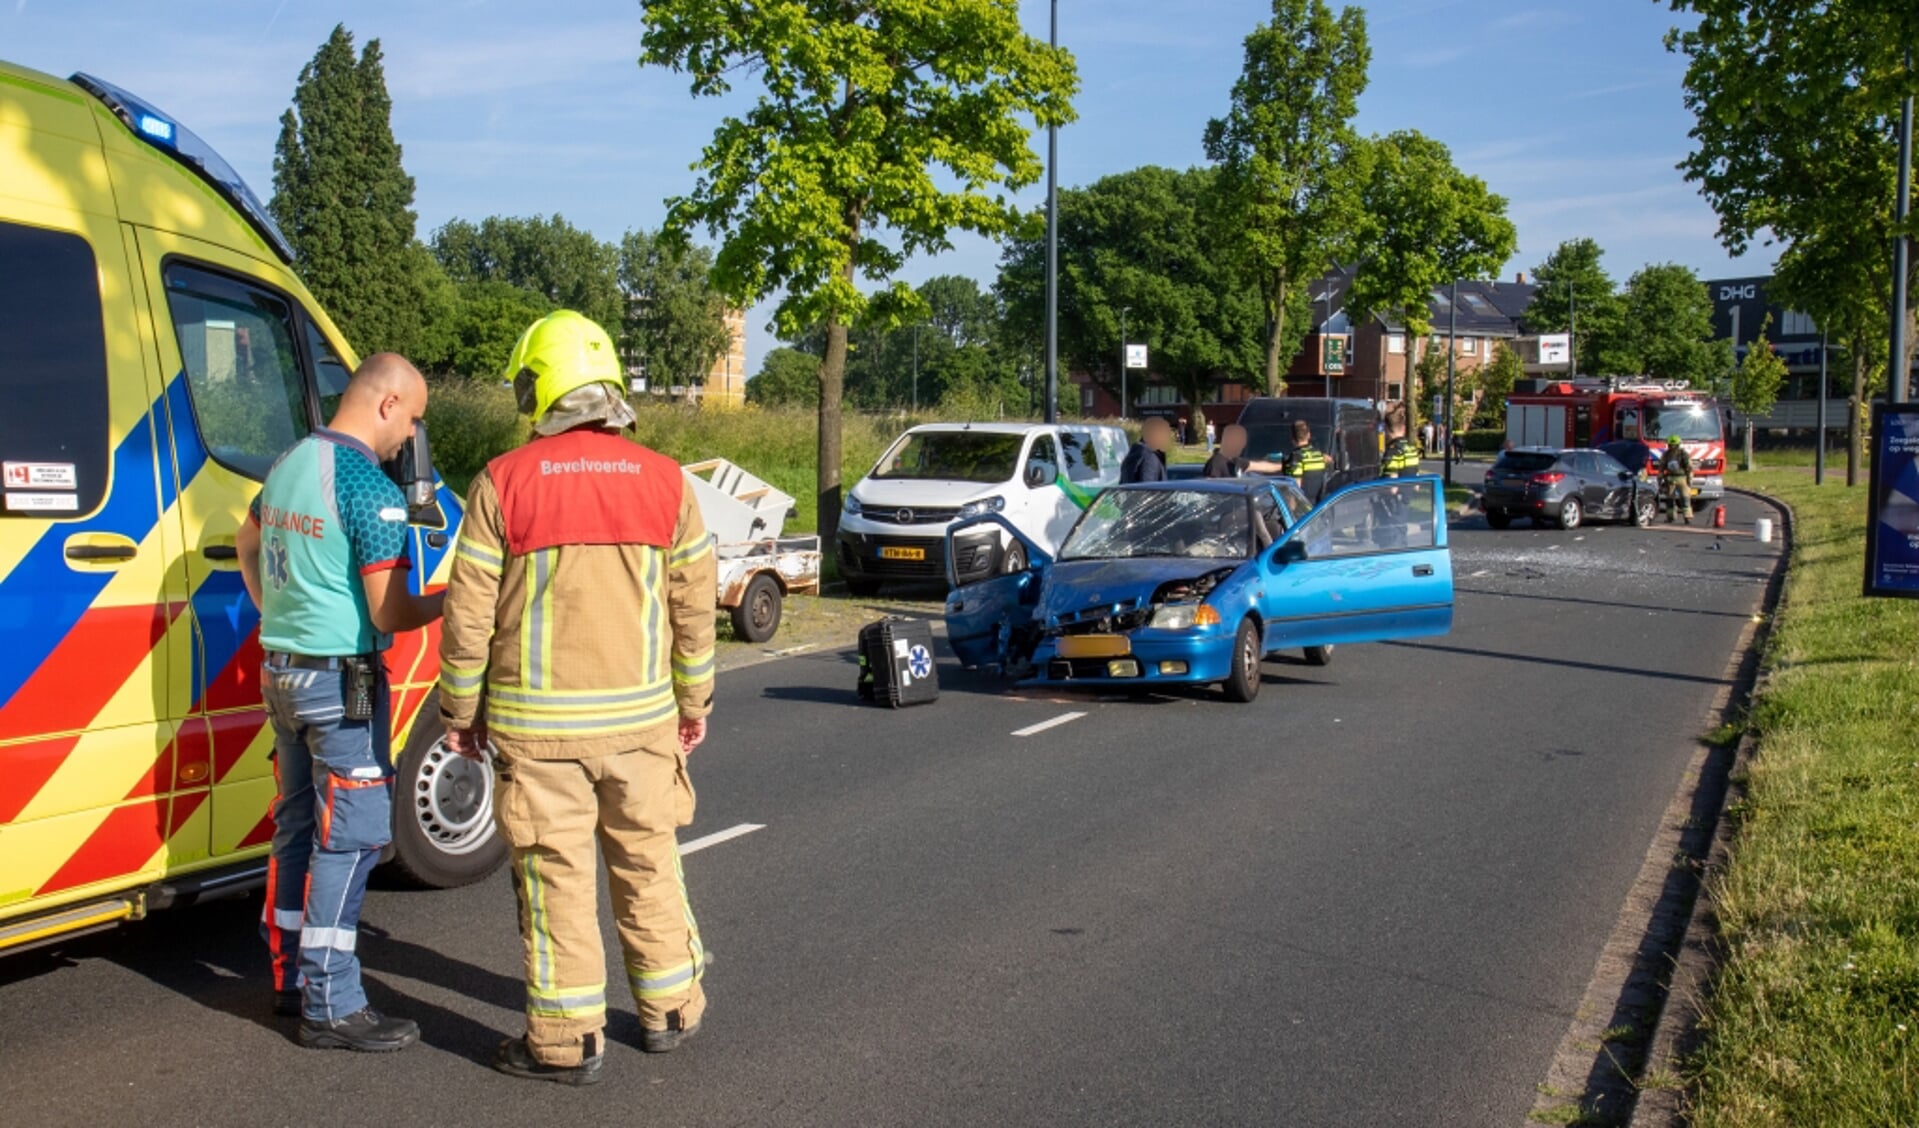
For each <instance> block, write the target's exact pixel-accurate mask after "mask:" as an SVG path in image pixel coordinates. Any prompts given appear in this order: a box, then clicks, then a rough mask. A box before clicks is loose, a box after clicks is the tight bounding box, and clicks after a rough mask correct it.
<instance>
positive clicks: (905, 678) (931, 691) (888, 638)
mask: <svg viewBox="0 0 1919 1128" xmlns="http://www.w3.org/2000/svg"><path fill="white" fill-rule="evenodd" d="M859 691H860V700H862V701H871V702H874V703H875V704H880V705H887V706H890V707H892V708H894V709H898V708H900V707H901V706H904V705H926V704H929V703H931V702H933V701H937V700H938V699H939V695H940V681H939V667H938V665H937V664H936V663H935V662H934V661H933V625H932V624H931V623H929V622H927V621H926V620H924V619H881V620H880V621H879V622H877V623H868V624H866V625H865V626H863V627H861V628H860V684H859Z"/></svg>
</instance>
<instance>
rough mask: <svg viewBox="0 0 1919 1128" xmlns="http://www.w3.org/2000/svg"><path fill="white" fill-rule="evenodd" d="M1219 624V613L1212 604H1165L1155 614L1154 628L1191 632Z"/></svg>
mask: <svg viewBox="0 0 1919 1128" xmlns="http://www.w3.org/2000/svg"><path fill="white" fill-rule="evenodd" d="M1218 624H1219V612H1218V611H1217V610H1215V609H1214V607H1213V606H1212V604H1210V603H1163V604H1161V605H1160V606H1159V608H1158V609H1157V610H1155V611H1154V612H1153V622H1152V626H1153V627H1154V628H1155V629H1157V630H1162V631H1190V630H1192V629H1193V628H1194V627H1211V626H1217V625H1218Z"/></svg>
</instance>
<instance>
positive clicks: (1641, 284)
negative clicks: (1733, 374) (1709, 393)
mask: <svg viewBox="0 0 1919 1128" xmlns="http://www.w3.org/2000/svg"><path fill="white" fill-rule="evenodd" d="M1619 307H1620V316H1619V320H1618V322H1617V324H1616V325H1615V326H1614V328H1613V330H1612V336H1613V340H1612V342H1611V343H1610V347H1609V352H1610V353H1612V354H1614V355H1616V356H1617V357H1618V360H1617V361H1616V363H1617V364H1618V365H1619V371H1618V372H1617V373H1616V374H1619V375H1645V376H1650V377H1652V378H1653V379H1656V380H1683V381H1685V382H1686V383H1687V384H1689V385H1691V386H1692V387H1695V388H1711V387H1713V386H1714V385H1715V384H1716V383H1718V381H1719V380H1720V379H1721V378H1722V377H1724V376H1725V375H1726V373H1727V372H1728V371H1729V370H1730V369H1731V367H1732V343H1731V342H1730V341H1721V340H1717V339H1716V338H1715V337H1714V334H1713V328H1712V295H1711V294H1709V293H1707V292H1706V285H1705V283H1703V282H1701V281H1700V280H1699V276H1698V275H1696V274H1694V273H1693V272H1692V271H1691V270H1690V269H1689V268H1687V267H1683V266H1680V265H1679V264H1677V263H1670V262H1668V263H1660V264H1657V265H1653V266H1647V267H1644V268H1642V269H1640V271H1639V272H1638V273H1636V274H1634V275H1633V276H1632V277H1631V278H1630V279H1628V280H1627V282H1626V292H1625V294H1624V295H1622V296H1621V298H1620V301H1619ZM1602 371H1607V372H1611V371H1612V370H1611V369H1610V368H1608V369H1604V370H1602Z"/></svg>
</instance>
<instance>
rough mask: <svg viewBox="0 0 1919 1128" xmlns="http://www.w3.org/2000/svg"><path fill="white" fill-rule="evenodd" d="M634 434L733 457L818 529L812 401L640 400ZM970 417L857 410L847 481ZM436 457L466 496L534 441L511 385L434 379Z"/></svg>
mask: <svg viewBox="0 0 1919 1128" xmlns="http://www.w3.org/2000/svg"><path fill="white" fill-rule="evenodd" d="M633 407H634V410H635V412H636V413H638V415H639V425H638V426H637V427H635V428H634V432H633V438H634V439H635V441H637V442H639V443H642V444H644V445H646V446H649V447H651V448H653V449H654V450H657V451H659V452H660V453H661V454H664V455H666V456H667V457H669V458H672V459H674V460H676V461H678V462H682V463H686V462H698V461H700V460H702V459H707V458H724V459H727V460H729V461H732V462H736V463H738V464H739V465H741V466H743V467H745V468H746V469H747V470H748V471H749V472H750V473H753V474H755V475H758V476H759V477H761V478H764V479H766V480H767V481H768V482H770V483H772V484H773V486H775V487H776V488H778V489H779V490H781V491H782V492H785V493H789V494H791V495H793V507H794V509H795V510H797V511H798V515H797V516H796V517H795V518H794V519H793V520H791V521H788V522H787V526H786V527H787V531H789V532H808V531H811V530H813V529H816V528H818V527H819V512H818V510H819V505H818V495H817V494H816V493H815V491H816V489H817V488H818V487H817V481H816V474H815V467H817V466H818V464H819V459H818V446H817V443H818V430H817V416H816V415H815V413H814V411H813V409H812V408H810V407H807V408H764V407H755V406H747V407H741V408H735V409H731V410H724V409H718V408H698V407H691V406H684V405H679V404H670V403H662V402H659V401H655V400H648V399H640V400H636V401H635V402H634V404H633ZM964 418H968V416H967V415H966V414H964V413H963V410H962V411H954V410H949V409H943V410H940V411H921V412H905V411H900V412H892V413H887V414H856V413H852V412H849V413H847V414H846V415H845V416H844V417H843V419H842V420H841V432H840V433H841V443H842V448H841V453H842V457H841V459H840V474H841V477H842V480H843V481H844V482H845V483H846V485H847V486H849V487H850V486H851V485H852V484H853V483H854V482H856V481H858V480H859V479H860V478H861V477H863V476H864V475H865V474H866V472H867V471H868V470H870V469H872V468H873V464H874V463H876V462H878V461H879V458H880V455H881V454H884V453H885V451H886V447H887V446H888V445H889V444H890V443H891V442H892V441H893V440H894V439H895V438H896V437H898V436H899V433H900V432H901V431H904V430H906V429H907V428H908V427H912V426H916V425H918V424H920V423H933V422H940V421H942V420H959V419H964ZM427 429H428V431H429V432H430V434H431V435H432V438H433V460H434V462H435V464H436V465H437V466H438V468H439V470H440V475H441V476H442V477H443V478H445V479H446V481H447V484H448V485H450V486H452V487H453V488H454V489H455V490H458V491H459V492H460V494H461V495H462V496H464V495H465V493H466V489H467V485H468V484H469V483H470V482H471V481H472V480H473V476H474V475H475V474H478V473H479V472H480V469H481V468H482V467H484V466H485V465H486V464H487V461H488V460H489V459H492V458H494V457H495V456H497V455H499V454H502V453H504V452H505V451H508V450H512V449H513V448H514V447H516V446H519V445H520V444H521V443H523V442H525V441H526V438H527V434H528V430H527V425H526V421H525V419H523V418H522V417H521V416H520V415H519V413H518V412H517V410H516V409H515V407H514V404H513V392H512V389H510V388H507V387H505V386H502V385H500V384H497V383H491V382H486V381H477V380H441V381H435V382H434V384H433V387H432V390H431V394H430V396H429V397H428V400H427Z"/></svg>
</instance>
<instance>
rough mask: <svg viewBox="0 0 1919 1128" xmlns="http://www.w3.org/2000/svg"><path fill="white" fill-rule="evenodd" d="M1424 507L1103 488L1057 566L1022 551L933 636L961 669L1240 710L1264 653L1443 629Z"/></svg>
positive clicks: (1285, 485)
mask: <svg viewBox="0 0 1919 1128" xmlns="http://www.w3.org/2000/svg"><path fill="white" fill-rule="evenodd" d="M1438 498H1439V492H1438V483H1437V480H1436V479H1432V478H1408V479H1400V480H1397V481H1392V482H1369V483H1365V484H1363V485H1359V486H1353V487H1349V488H1347V489H1345V490H1341V491H1339V492H1338V493H1336V494H1335V495H1334V496H1332V497H1330V498H1328V499H1326V501H1324V502H1322V503H1321V504H1320V505H1318V506H1317V507H1310V508H1309V507H1308V506H1307V505H1306V504H1305V501H1304V498H1303V497H1301V496H1300V495H1299V491H1298V489H1297V488H1296V487H1294V486H1293V485H1292V483H1291V482H1271V481H1265V480H1260V479H1236V480H1220V481H1205V482H1159V483H1152V484H1142V485H1135V486H1121V487H1117V488H1114V489H1109V490H1106V491H1105V492H1103V493H1101V494H1100V495H1099V496H1098V497H1097V498H1096V499H1094V501H1093V502H1092V503H1091V504H1090V505H1089V506H1088V507H1087V510H1086V512H1085V513H1084V514H1083V515H1082V516H1081V517H1080V519H1079V522H1078V523H1077V524H1076V525H1074V527H1073V531H1072V533H1071V534H1069V535H1068V536H1067V538H1066V540H1065V541H1064V542H1063V543H1062V545H1061V547H1060V552H1059V556H1058V558H1057V559H1053V558H1051V557H1049V556H1047V555H1046V554H1045V553H1043V552H1035V553H1033V554H1032V555H1031V556H1030V557H1029V559H1030V561H1031V563H1030V564H1029V566H1028V568H1027V569H1026V570H1025V571H1023V572H1021V573H1018V574H1016V575H1007V576H998V577H994V578H992V579H989V580H985V581H982V582H980V583H975V584H969V585H966V586H964V587H957V588H956V589H955V590H954V591H953V593H952V594H951V595H950V596H949V597H948V599H947V605H946V624H947V637H948V640H949V642H950V643H951V645H952V647H953V650H954V652H955V653H956V654H957V655H958V656H959V658H960V660H961V661H962V662H963V663H964V664H966V665H968V666H984V667H999V668H1001V669H1003V670H1006V671H1008V672H1010V673H1013V674H1015V675H1016V676H1019V677H1025V678H1030V679H1035V680H1041V681H1047V682H1064V683H1087V684H1098V685H1112V684H1121V685H1135V686H1139V685H1150V684H1153V683H1188V684H1214V683H1216V684H1219V685H1220V686H1222V687H1223V688H1224V689H1225V691H1226V694H1227V696H1229V697H1231V698H1233V699H1235V700H1240V701H1248V700H1251V699H1252V698H1253V696H1254V695H1256V694H1257V693H1258V689H1259V684H1260V670H1259V666H1260V662H1261V660H1262V659H1263V658H1264V657H1265V656H1266V655H1268V654H1272V653H1275V652H1277V651H1281V650H1286V649H1300V650H1303V651H1305V652H1306V654H1307V658H1308V660H1309V661H1312V662H1314V663H1316V664H1322V665H1323V664H1324V663H1325V662H1326V661H1328V660H1329V659H1330V656H1331V654H1332V648H1333V646H1334V645H1336V644H1343V643H1350V642H1369V641H1375V640H1379V639H1386V638H1407V637H1415V636H1419V635H1431V634H1443V633H1445V632H1446V631H1447V630H1449V629H1450V628H1451V625H1452V564H1451V558H1450V555H1449V553H1448V551H1447V548H1446V535H1445V523H1444V521H1443V519H1440V509H1439V507H1438ZM995 519H996V518H995V517H993V516H988V517H984V518H981V519H980V520H981V521H992V520H995ZM958 528H959V526H955V529H958ZM1016 535H1017V534H1016Z"/></svg>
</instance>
